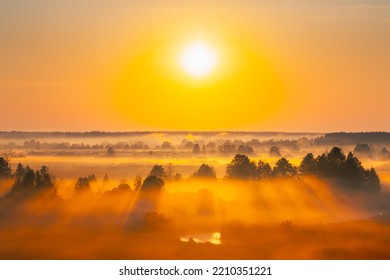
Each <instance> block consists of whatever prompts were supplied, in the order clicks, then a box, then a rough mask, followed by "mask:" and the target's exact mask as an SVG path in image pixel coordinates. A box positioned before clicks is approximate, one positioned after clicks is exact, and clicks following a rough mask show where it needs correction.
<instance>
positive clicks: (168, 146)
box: [161, 141, 173, 150]
mask: <svg viewBox="0 0 390 280" xmlns="http://www.w3.org/2000/svg"><path fill="white" fill-rule="evenodd" d="M161 149H164V150H173V146H172V144H171V143H170V142H168V141H164V142H163V143H162V145H161Z"/></svg>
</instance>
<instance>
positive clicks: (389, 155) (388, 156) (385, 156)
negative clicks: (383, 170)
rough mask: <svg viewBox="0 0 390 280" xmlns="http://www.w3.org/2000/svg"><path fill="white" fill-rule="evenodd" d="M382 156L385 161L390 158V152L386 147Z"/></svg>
mask: <svg viewBox="0 0 390 280" xmlns="http://www.w3.org/2000/svg"><path fill="white" fill-rule="evenodd" d="M381 156H382V158H385V159H388V158H390V152H389V150H387V149H386V147H383V149H382V151H381Z"/></svg>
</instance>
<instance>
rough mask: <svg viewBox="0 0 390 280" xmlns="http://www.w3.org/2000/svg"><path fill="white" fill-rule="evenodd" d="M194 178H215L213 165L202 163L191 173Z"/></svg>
mask: <svg viewBox="0 0 390 280" xmlns="http://www.w3.org/2000/svg"><path fill="white" fill-rule="evenodd" d="M193 176H194V177H195V178H211V179H216V178H217V176H216V174H215V170H214V167H212V166H210V165H207V164H202V165H201V166H200V167H199V169H198V170H197V171H196V172H195V173H194V175H193Z"/></svg>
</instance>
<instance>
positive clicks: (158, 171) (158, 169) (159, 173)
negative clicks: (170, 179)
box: [149, 165, 167, 178]
mask: <svg viewBox="0 0 390 280" xmlns="http://www.w3.org/2000/svg"><path fill="white" fill-rule="evenodd" d="M149 176H156V177H160V178H166V177H167V174H166V172H165V169H164V167H163V166H162V165H155V166H153V168H152V170H150V172H149Z"/></svg>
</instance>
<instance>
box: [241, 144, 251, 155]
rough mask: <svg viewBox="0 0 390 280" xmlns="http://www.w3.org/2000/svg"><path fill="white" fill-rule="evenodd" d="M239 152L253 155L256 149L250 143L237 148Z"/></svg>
mask: <svg viewBox="0 0 390 280" xmlns="http://www.w3.org/2000/svg"><path fill="white" fill-rule="evenodd" d="M237 153H239V154H244V155H253V154H254V151H253V148H252V147H249V146H248V145H240V146H239V147H238V149H237Z"/></svg>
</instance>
